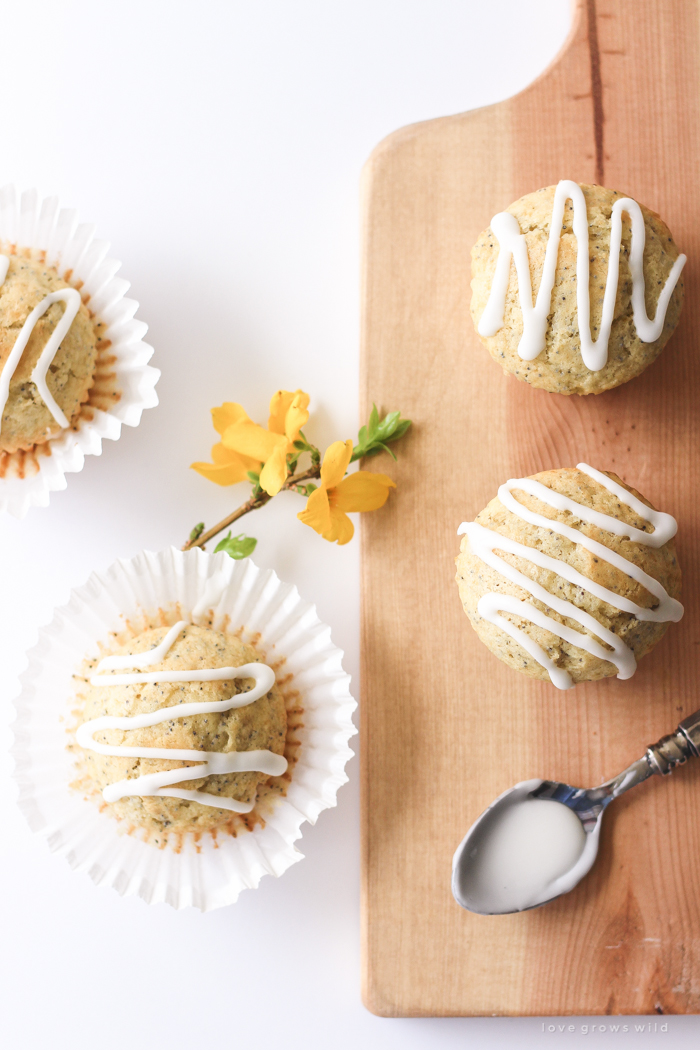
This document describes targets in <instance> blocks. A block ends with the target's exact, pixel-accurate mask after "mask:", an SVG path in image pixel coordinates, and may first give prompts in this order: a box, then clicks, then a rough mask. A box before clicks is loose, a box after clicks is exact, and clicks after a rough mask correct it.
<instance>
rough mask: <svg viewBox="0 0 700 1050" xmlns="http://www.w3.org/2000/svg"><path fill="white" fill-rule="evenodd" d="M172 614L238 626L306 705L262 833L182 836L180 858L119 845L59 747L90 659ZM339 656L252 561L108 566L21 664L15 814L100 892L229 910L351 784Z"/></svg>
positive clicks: (118, 834) (193, 555) (120, 839)
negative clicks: (128, 631) (134, 629)
mask: <svg viewBox="0 0 700 1050" xmlns="http://www.w3.org/2000/svg"><path fill="white" fill-rule="evenodd" d="M173 609H177V615H178V617H180V616H181V617H182V618H183V619H188V620H189V619H191V620H192V621H193V622H200V623H204V622H205V621H207V622H208V616H209V611H213V622H212V626H214V627H215V628H219V629H226V630H237V629H238V628H242V629H243V635H242V638H243V640H244V641H246V640H251V639H253V638H254V637H255V636H259V638H258V637H256V643H257V644H259V646H260V648H261V650H262V651H263V652H264V653H265V655H266V659H267V660H268V662H269V663H271V664H273V665H276V666H278V667H279V666H281V667H282V671H283V674H284V677H285V688H288V689H293V690H295V691H297V692H298V693H299V696H300V703H301V706H302V707H303V718H302V721H303V725H302V726H300V727H298V729H297V730H296V736H297V738H298V740H299V742H300V746H299V749H298V758H297V761H296V763H295V764H294V765H293V767H292V773H291V783H290V784H289V786H288V790H287V794H286V795H285V796H284V797H281V796H280V797H275V798H273V799H268V800H266V807H267V808H266V810H265V813H264V817H265V825H264V827H263V826H260V825H256V826H255V827H254V828H253V830H252V831H244V832H242V833H240V834H239V835H237V836H236V837H235V838H234V837H231V836H228V835H219V836H218V837H217V838H216V839H214V838H213V837H212V836H208V835H203V836H202V837H201V838H200V839H199V841H198V842H195V840H194V837H193V836H185V839H184V842H183V845H182V849H181V850H180V851H179V852H176V851H175V850H174V849H172V848H171V847H170V846H166V847H165V848H163V849H158V848H156V847H155V846H154V845H151V844H149V843H147V842H145V841H142V840H141V839H139V838H137V837H136V836H134V835H129V834H124V828H123V826H122V824H121V822H119V821H117V820H115V819H114V818H113V817H112V816H110V815H108V814H105V813H102V812H100V810H99V809H98V807H97V806H96V805H95V803H94V802H93V801H90V800H88V799H85V798H84V797H83V796H82V795H81V794H80V793H79V792H78V791H76V790H75V789H72V788H70V786H69V785H70V782H71V781H72V780H73V779H74V777H75V768H74V758H73V756H72V755H71V753H70V752H69V751H68V750H67V749H66V745H67V743H68V737H67V727H68V725H69V723H70V708H71V699H72V697H73V695H74V683H73V678H72V676H73V675H74V674H75V673H76V670H77V668H78V667H79V666H80V664H81V663H82V661H83V659H84V658H85V657H90V656H97V655H98V653H99V647H98V643H102V644H103V645H104V644H109V642H110V635H111V633H112V632H119V631H121V630H124V629H125V627H126V621H127V620H129V619H132V620H134V619H138V618H139V617H143V616H144V615H147V616H154V615H156V614H157V613H158V611H159V610H164V611H169V610H173ZM342 656H343V654H342V652H341V650H340V649H338V648H337V647H336V646H334V645H333V643H332V641H331V636H330V628H328V627H327V626H325V625H324V624H322V623H321V622H320V620H319V619H318V616H317V615H316V610H315V608H314V606H312V605H309V604H308V603H307V602H304V601H302V599H301V597H300V596H299V592H298V591H297V589H296V587H294V586H291V585H290V584H285V583H282V581H281V580H280V579H279V578H278V577H277V576H276V575H275V573H274V572H272V571H271V570H267V571H263V570H261V569H258V568H257V566H255V565H254V564H253V562H251V561H250V560H249V559H246V560H244V561H234V560H233V559H232V558H230V557H229V555H228V554H225V553H224V552H220V553H219V554H206V553H204V552H203V551H201V550H198V549H195V550H191V551H188V552H186V553H183V552H182V551H178V550H176V549H175V548H170V549H168V550H165V551H160V552H158V553H151V552H149V551H143V552H141V553H140V554H138V555H137V556H136V557H135V558H132V559H131V560H129V561H126V560H119V561H116V562H115V563H114V564H113V565H112V566H111V567H110V568H109V569H108V570H107V571H106V572H104V573H93V575H92V576H91V577H90V579H89V580H88V581H87V583H86V584H85V585H84V586H83V587H80V588H78V589H77V590H74V591H73V592H72V593H71V597H70V601H69V602H68V604H67V605H64V606H62V607H61V608H58V609H56V611H55V613H54V617H53V620H52V621H51V623H50V624H49V625H48V626H47V627H44V628H42V630H41V631H40V632H39V641H38V643H37V645H36V646H35V647H34V648H33V649H32V650H30V652H29V653H28V667H27V669H26V671H25V672H24V674H23V675H22V677H21V692H20V695H19V697H18V699H17V700H16V701H15V706H16V709H17V718H16V721H15V725H14V733H15V743H14V746H13V749H12V751H13V756H14V760H15V774H14V775H15V779H16V780H17V783H18V785H19V800H18V801H19V806H20V809H21V810H22V812H23V813H24V816H25V817H26V819H27V821H28V823H29V825H30V827H31V828H32V830H33V831H35V832H37V833H39V834H41V835H42V836H43V837H44V838H45V839H46V841H47V842H48V844H49V847H50V849H51V850H52V851H53V852H55V853H58V854H60V855H61V856H64V857H65V858H66V859H67V861H68V863H69V864H70V865H71V867H72V868H74V869H75V870H76V871H86V872H87V873H88V874H89V875H90V877H91V879H92V880H93V881H94V882H95V883H97V884H98V885H101V886H111V887H112V888H113V889H115V890H117V892H118V893H120V894H122V895H123V896H126V895H137V896H139V897H141V898H142V899H143V900H145V901H147V902H148V903H151V904H155V903H159V902H165V903H167V904H170V905H172V906H173V907H174V908H183V907H187V906H192V907H195V908H199V909H201V910H202V911H210V910H212V909H214V908H219V907H222V906H224V905H227V904H232V903H233V902H234V901H235V900H236V899H237V897H238V895H239V893H240V892H241V890H243V889H246V888H253V887H256V886H257V885H258V883H259V882H260V879H261V878H262V877H263V875H281V874H282V873H283V872H284V871H286V870H287V868H289V867H290V866H291V865H292V864H295V863H296V862H297V861H299V860H301V859H302V856H303V854H301V853H300V852H299V850H298V849H297V848H296V846H295V843H296V841H297V840H298V839H299V838H300V836H301V833H302V831H301V828H302V824H303V823H304V821H309V823H311V824H313V823H315V821H316V819H317V817H318V815H319V814H320V813H321V812H322V811H323V810H324V809H328V808H330V807H332V806H335V805H336V795H337V791H338V788H339V787H340V786H341V785H342V784H344V783H346V782H347V779H348V778H347V775H346V773H345V765H346V763H347V761H348V759H349V758H351V757H352V754H353V752H352V751H351V750H350V748H349V747H348V740H349V739H350V737H351V736H353V735H354V733H355V732H356V729H355V727H354V725H353V723H352V714H353V711H354V710H355V708H356V706H357V705H356V703H355V701H354V700H353V698H352V696H351V695H350V692H349V685H350V677H349V675H347V674H346V673H345V672H344V671H343V667H342ZM282 671H281V672H279V673H282ZM290 676H291V677H290Z"/></svg>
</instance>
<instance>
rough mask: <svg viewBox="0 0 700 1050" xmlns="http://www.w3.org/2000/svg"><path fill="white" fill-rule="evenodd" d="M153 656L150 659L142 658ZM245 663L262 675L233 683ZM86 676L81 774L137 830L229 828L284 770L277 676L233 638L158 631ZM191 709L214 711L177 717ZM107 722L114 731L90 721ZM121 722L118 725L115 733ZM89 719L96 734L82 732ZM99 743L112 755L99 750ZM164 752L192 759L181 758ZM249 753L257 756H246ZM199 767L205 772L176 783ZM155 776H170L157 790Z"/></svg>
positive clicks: (205, 631) (193, 629) (185, 629)
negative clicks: (189, 769) (216, 673)
mask: <svg viewBox="0 0 700 1050" xmlns="http://www.w3.org/2000/svg"><path fill="white" fill-rule="evenodd" d="M149 653H150V654H151V659H150V662H149V661H139V660H138V657H139V654H140V655H141V656H142V657H143V655H144V654H149ZM114 656H117V657H123V658H124V659H122V660H116V661H115V660H113V659H111V658H112V657H114ZM129 657H133V662H132V663H131V664H130V663H129ZM153 657H158V659H157V660H154V659H153ZM139 664H140V666H139ZM244 664H249V665H255V668H253V670H254V671H255V675H256V676H257V678H256V677H253V676H252V675H251V677H244V678H235V677H232V669H234V668H238V667H241V666H242V665H244ZM127 665H128V666H127ZM211 671H219V672H220V677H219V679H216V678H211V677H210V672H211ZM159 672H162V677H161V675H160V674H159ZM173 672H174V673H173ZM263 672H265V673H263ZM83 673H84V675H85V678H86V683H85V686H84V688H81V690H80V695H79V697H78V709H77V712H76V713H77V716H78V722H79V727H78V732H77V742H78V745H79V746H80V748H81V750H80V766H81V770H82V772H83V774H84V776H86V777H87V779H88V780H89V781H90V782H91V783H92V785H94V787H95V788H97V789H98V790H99V791H100V792H104V796H103V797H104V799H105V801H107V803H108V806H109V808H110V809H112V810H113V811H114V814H115V815H116V816H118V817H120V818H122V819H127V820H128V821H129V822H130V823H132V824H133V825H136V826H139V827H144V828H146V829H150V830H156V831H164V830H168V831H174V832H187V831H202V830H209V829H212V828H215V827H218V826H222V825H224V824H227V823H228V822H229V821H230V820H231V817H232V813H247V812H250V811H251V810H252V808H253V806H254V804H255V799H256V792H257V788H258V785H260V784H262V783H265V782H266V781H268V780H269V777H270V776H271V775H281V774H282V773H283V772H284V769H285V768H286V761H285V759H283V758H280V757H278V756H282V755H283V754H284V749H285V742H286V728H287V717H286V710H285V703H284V699H283V697H282V695H281V693H280V691H279V689H278V688H277V686H276V685H275V684H274V681H275V677H274V672H273V671H272V670H271V669H270V668H269V667H267V666H266V665H265V664H264V663H263V662H262V660H261V657H260V654H259V653H258V652H257V651H256V650H255V649H254V648H253V647H251V646H249V645H245V644H244V643H243V642H241V641H240V640H239V639H238V638H237V637H235V636H233V635H228V634H224V633H223V632H221V631H216V630H213V629H211V628H207V627H199V626H196V625H193V624H185V623H184V622H181V623H179V624H176V625H174V626H173V627H171V628H168V627H157V628H152V629H149V630H146V631H143V632H142V633H140V634H138V635H137V636H136V637H135V638H134V639H133V640H132V641H131V642H129V643H128V644H127V645H122V646H119V647H116V648H115V649H114V650H113V651H112V653H110V657H109V658H107V659H103V660H102V661H100V663H99V664H97V661H90V662H89V663H87V664H86V666H85V668H84V670H83ZM221 675H223V677H221ZM190 676H191V677H190ZM111 677H114V684H109V679H110V678H111ZM149 678H150V679H151V680H150V681H148V680H146V681H144V679H149ZM168 678H170V679H173V678H174V679H175V680H170V681H168ZM198 678H199V680H198ZM134 679H135V680H134ZM139 679H140V680H139ZM154 679H156V680H154ZM202 679H203V680H202ZM247 694H250V697H248V696H247ZM251 700H252V702H251ZM193 704H194V705H210V710H207V711H202V710H201V709H194V710H193V709H192V708H191V706H190V707H189V708H188V709H186V710H182V713H178V708H180V709H182V707H183V705H193ZM219 707H220V710H217V708H219ZM171 709H174V710H173V711H172V717H168V716H165V717H164V718H163V717H161V718H160V719H159V720H157V713H158V712H162V711H164V710H167V711H168V712H170V710H171ZM144 716H145V717H144ZM105 717H106V718H107V719H109V720H110V723H111V724H109V725H107V726H104V725H102V724H101V723H100V722H99V721H98V722H94V721H93V720H95V719H98V720H99V719H103V718H105ZM114 719H117V720H121V722H120V725H119V726H118V727H117V726H115V725H114ZM88 722H91V723H92V725H91V726H90V727H88V728H89V732H88V731H87V729H86V728H83V729H82V730H81V728H80V727H81V726H85V724H86V723H88ZM143 723H146V724H143ZM132 726H133V728H132ZM83 734H86V735H83ZM93 743H94V744H96V745H97V747H98V749H101V750H107V751H111V752H113V753H100V750H95V749H94V748H93ZM125 749H134V750H136V751H138V752H139V753H138V754H129V753H128V750H125ZM163 750H168V751H170V750H173V752H174V753H175V752H178V751H179V752H184V753H185V754H180V755H178V759H177V761H176V760H174V759H170V758H167V757H164V755H163ZM149 752H152V754H153V757H149ZM245 752H253V754H252V755H249V756H248V758H246V757H245V754H243V757H241V755H240V753H245ZM187 753H191V754H190V755H189V757H187ZM232 756H233V757H232ZM200 763H208V765H202V764H200ZM192 765H195V766H196V767H197V771H198V773H199V775H198V776H197V777H196V778H195V779H183V780H178V773H180V771H183V772H184V769H185V767H190V766H192ZM227 766H228V767H229V768H227ZM283 767H284V768H283ZM168 771H170V773H171V776H170V777H168V776H167V772H168ZM154 773H156V774H164V776H161V778H160V781H158V783H156V782H155V781H151V780H145V779H144V777H149V776H150V775H151V774H154ZM136 780H138V783H133V781H136ZM161 781H162V782H161ZM138 791H140V792H141V793H140V794H138V793H137V792H138ZM100 803H101V804H102V798H100Z"/></svg>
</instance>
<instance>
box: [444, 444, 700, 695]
mask: <svg viewBox="0 0 700 1050" xmlns="http://www.w3.org/2000/svg"><path fill="white" fill-rule="evenodd" d="M577 469H578V470H580V471H581V472H582V473H584V474H587V475H588V476H589V477H590V478H592V479H593V480H594V481H596V482H597V483H598V484H599V485H602V486H603V487H604V488H606V489H607V490H608V491H609V492H611V493H612V494H613V495H615V496H616V497H617V498H618V499H619V500H620V502H622V503H625V504H626V505H627V506H629V507H630V508H631V509H632V510H634V512H635V514H637V515H638V516H639V517H640V518H642V519H643V520H645V521H647V522H649V524H650V525H652V526H653V529H654V531H653V532H645V531H643V530H642V529H637V528H634V527H633V526H631V525H627V524H625V522H622V521H620V520H619V518H614V517H612V516H611V515H609V514H603V513H601V512H600V511H596V510H593V509H592V508H591V507H585V506H583V505H582V504H580V503H576V502H575V501H574V500H571V499H569V498H568V497H567V496H563V495H562V494H561V493H559V492H554V491H553V490H552V489H549V488H547V486H546V485H542V484H541V483H540V482H539V481H535V480H533V479H532V478H517V479H512V480H510V481H507V482H506V483H505V484H504V485H501V487H500V488H499V490H498V498H499V500H500V501H501V503H502V504H503V505H504V506H505V507H506V509H507V510H509V511H510V512H511V513H512V514H515V515H516V516H517V517H519V518H521V519H522V520H523V521H527V522H529V523H530V524H531V525H536V526H538V527H540V528H543V529H547V530H548V531H550V532H556V533H558V534H559V535H561V536H565V537H566V538H567V539H569V540H571V542H572V543H577V544H580V545H581V546H582V547H584V548H585V549H586V550H587V551H589V552H590V553H591V554H593V555H594V557H596V558H599V559H600V560H601V561H605V562H608V564H610V565H613V566H614V567H615V568H616V569H619V570H620V571H621V572H623V573H625V575H627V576H629V577H631V578H632V579H633V580H636V582H637V583H640V584H641V585H642V586H643V587H644V588H645V589H646V590H647V591H649V592H650V593H651V594H653V595H654V597H655V598H657V599H658V604H657V606H656V608H654V609H647V608H644V607H643V606H640V605H637V604H636V603H635V602H633V601H631V600H630V599H629V598H626V597H625V596H624V595H621V594H616V593H615V592H614V591H611V590H609V589H608V588H607V587H604V586H602V584H599V583H596V582H594V581H593V580H591V579H589V578H588V577H587V576H584V575H583V574H582V573H580V572H578V571H577V570H576V569H574V568H573V567H572V566H570V565H568V564H566V562H564V561H561V560H559V559H557V558H552V557H550V556H549V555H547V554H544V553H543V552H542V551H539V550H538V549H537V548H536V547H528V546H525V545H524V544H522V543H518V542H516V541H515V540H511V539H509V538H508V537H507V536H502V535H501V533H499V532H495V531H494V530H492V529H486V528H484V526H483V525H479V524H477V522H475V521H471V522H463V523H462V524H461V525H460V527H459V530H458V533H459V534H464V533H466V535H467V536H468V537H469V544H470V547H471V549H472V552H473V554H475V555H476V557H477V558H479V559H480V560H481V561H483V562H484V563H485V564H487V565H489V566H490V567H491V568H492V569H495V570H496V571H497V572H500V573H501V575H503V576H505V577H506V579H508V580H510V581H511V583H514V584H516V585H517V586H519V587H522V588H523V590H525V591H527V592H528V593H529V594H531V595H532V597H533V598H536V599H538V601H540V602H542V603H543V604H544V605H545V607H547V608H549V609H553V610H554V611H555V612H557V613H559V615H560V616H563V617H566V618H567V619H569V620H573V621H574V622H575V623H578V624H580V625H581V627H582V629H583V631H577V630H574V629H573V628H571V627H568V626H567V625H565V624H563V623H560V622H559V621H558V620H555V619H554V618H553V617H551V616H549V615H548V614H547V613H546V612H543V611H541V610H540V609H537V608H535V606H534V605H531V604H529V603H527V602H524V601H522V600H521V599H519V598H516V597H515V596H514V595H509V594H501V593H498V592H495V591H491V592H489V593H487V594H484V595H483V596H482V597H481V598H480V599H479V603H478V605H477V611H478V613H479V615H480V616H482V617H483V618H484V619H485V620H488V622H489V623H492V624H494V626H496V627H499V628H500V629H501V630H502V631H504V632H505V633H506V634H507V635H509V637H511V638H512V639H513V640H514V641H515V642H517V644H518V645H520V646H522V648H523V649H525V650H526V652H528V653H529V654H530V656H531V657H532V658H533V659H534V660H536V661H537V663H539V664H540V666H542V667H544V668H545V670H546V671H547V673H548V674H549V677H550V680H551V682H552V684H553V685H555V686H556V687H557V688H558V689H570V688H571V686H572V685H573V684H574V683H573V681H572V680H571V676H570V675H569V673H568V672H567V671H565V670H563V668H561V667H558V666H557V665H556V664H555V663H554V661H553V660H552V659H551V658H550V657H549V656H548V655H547V653H546V652H545V651H544V649H543V648H542V647H541V646H540V645H538V644H537V642H536V641H535V640H534V639H533V638H531V637H530V636H529V635H528V633H527V632H526V631H525V630H523V629H522V628H520V627H516V626H515V625H514V624H513V623H511V622H510V620H507V619H506V618H505V617H504V616H502V615H501V613H503V612H508V613H511V614H513V615H515V616H518V617H521V618H523V619H527V620H529V621H530V622H531V623H534V624H536V625H537V626H538V627H541V628H543V629H544V630H547V631H551V632H552V633H553V634H555V635H557V636H558V637H559V638H562V639H564V641H567V642H569V643H570V644H571V645H575V646H578V648H579V649H584V650H585V651H586V652H588V653H590V654H591V655H592V656H596V657H597V658H598V659H600V660H606V661H609V662H610V663H612V664H614V666H615V667H617V672H618V673H617V677H618V678H622V679H626V678H631V677H632V675H633V674H634V672H635V670H636V668H637V662H636V660H635V656H634V653H633V651H632V650H631V649H630V648H629V646H628V645H626V644H625V642H623V640H622V639H621V638H619V637H618V636H617V635H616V634H615V633H614V632H613V631H610V630H608V628H607V627H604V626H603V624H601V623H600V622H599V621H598V620H597V619H596V618H595V617H594V616H591V615H590V613H587V612H585V611H584V610H583V609H580V608H579V607H578V606H577V605H574V604H573V603H572V602H570V601H566V600H564V599H563V598H559V597H557V596H556V595H555V594H552V593H551V592H550V591H548V590H547V589H546V588H544V587H542V586H541V585H540V584H539V583H536V582H535V581H534V580H531V579H530V578H529V577H528V576H526V575H525V574H524V573H522V572H520V571H519V570H518V569H516V568H515V567H514V566H512V565H510V564H509V563H508V562H507V561H505V560H504V559H503V558H501V557H499V555H498V554H496V551H503V552H506V553H509V554H514V555H516V556H517V557H519V558H522V559H523V560H526V561H529V562H531V563H532V564H534V565H539V566H540V567H541V568H544V569H549V570H550V571H551V572H554V573H556V574H557V575H558V576H561V577H563V578H564V579H565V580H568V581H569V583H572V584H574V585H575V586H576V587H579V588H580V589H581V590H582V591H588V592H589V593H590V594H594V595H595V596H596V597H597V598H599V599H600V600H601V601H604V602H607V603H608V604H609V605H612V606H613V608H615V609H619V610H620V611H622V612H628V613H631V614H632V615H633V616H634V617H635V618H636V619H637V620H643V621H652V622H655V623H665V622H667V621H672V622H677V621H678V620H680V618H681V617H682V615H683V606H682V605H681V603H680V602H679V601H676V599H675V598H671V597H670V595H669V594H668V593H667V591H666V589H665V588H664V587H663V586H662V585H661V584H660V583H659V582H658V580H655V579H654V578H653V577H652V576H649V574H648V573H646V572H644V570H643V569H641V568H640V567H639V566H638V565H635V564H634V563H633V562H631V561H630V560H629V559H628V558H625V557H623V556H622V555H621V554H618V553H617V551H613V550H611V549H610V548H609V547H606V546H605V545H604V544H602V543H599V542H598V541H597V540H593V539H591V538H590V537H588V536H585V535H584V534H583V533H582V532H580V531H579V530H578V529H575V528H572V527H571V526H570V525H565V524H564V523H563V522H560V521H555V520H553V519H552V518H547V517H545V516H544V515H543V514H537V513H535V512H534V511H531V510H528V509H527V508H526V507H524V506H523V504H522V503H519V502H518V500H516V499H515V497H514V496H513V495H512V493H511V490H512V489H520V490H521V491H523V492H527V493H529V494H530V495H532V496H535V497H536V498H537V499H539V500H541V502H543V503H545V504H547V505H548V506H550V507H553V508H555V509H556V510H567V511H569V512H570V513H571V514H572V515H573V516H574V517H575V518H577V519H579V520H580V521H585V522H588V523H589V524H593V525H596V526H597V527H598V528H600V529H603V530H605V531H606V532H610V533H612V534H613V535H615V536H620V537H625V538H628V539H630V540H632V541H634V542H635V543H641V544H644V545H645V546H647V547H655V548H658V547H662V546H663V544H664V543H667V542H668V540H670V539H671V538H672V537H673V536H675V534H676V530H677V524H676V521H675V519H674V518H672V517H671V515H670V514H664V513H662V512H661V511H656V510H652V509H651V507H647V506H646V504H644V503H642V502H641V500H639V499H637V498H636V496H633V495H632V493H631V492H628V491H627V489H625V488H623V486H621V485H618V484H617V482H615V481H612V479H611V478H608V477H607V476H606V475H605V474H603V473H602V472H601V471H599V470H595V469H594V468H593V467H589V466H588V465H587V464H586V463H579V464H577ZM584 631H588V632H590V633H588V634H586V633H583V632H584ZM591 635H594V636H595V637H591ZM596 639H600V640H601V641H602V642H604V643H605V645H601V642H599V641H597V640H596ZM606 646H607V647H608V648H606Z"/></svg>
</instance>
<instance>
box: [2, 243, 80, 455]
mask: <svg viewBox="0 0 700 1050" xmlns="http://www.w3.org/2000/svg"><path fill="white" fill-rule="evenodd" d="M5 266H7V272H6V273H5V277H4V280H3V281H2V284H1V285H0V406H1V408H2V423H1V425H0V451H2V452H9V453H12V452H17V451H20V450H23V451H28V450H29V449H31V448H33V447H34V446H36V445H41V444H44V443H45V442H46V441H48V440H49V439H50V438H52V437H54V436H55V435H56V434H58V433H59V432H60V431H61V430H64V429H66V428H67V427H69V426H70V425H71V423H72V422H73V421H74V420H75V418H76V417H77V416H78V414H79V412H80V408H81V405H83V404H84V402H85V401H87V399H88V395H89V392H90V388H91V386H92V384H93V380H94V376H95V365H96V361H97V342H98V339H99V332H98V331H96V327H97V328H99V325H98V326H95V325H93V323H92V320H91V318H90V314H89V312H88V310H87V307H86V306H85V305H84V304H83V303H82V301H81V298H80V293H79V292H78V291H76V289H74V288H71V287H70V285H69V284H68V283H67V282H66V281H64V280H63V279H62V278H61V277H60V276H59V275H58V273H57V272H56V270H54V269H52V268H51V267H50V266H46V265H44V264H43V263H42V262H40V261H39V260H38V259H36V258H32V257H30V256H29V255H27V256H24V255H10V256H0V277H2V273H3V271H4V269H5ZM61 293H63V294H61ZM66 328H67V330H65V329H66ZM54 333H55V335H54ZM52 336H54V338H53V339H52ZM56 344H58V345H56ZM44 351H46V353H44ZM37 366H38V367H37ZM47 395H48V396H47Z"/></svg>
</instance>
